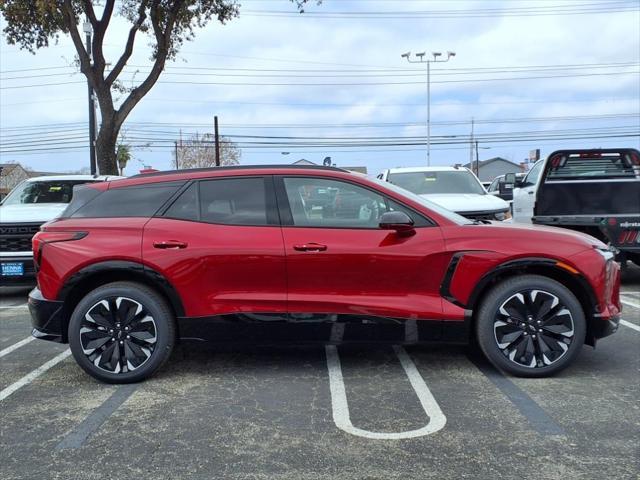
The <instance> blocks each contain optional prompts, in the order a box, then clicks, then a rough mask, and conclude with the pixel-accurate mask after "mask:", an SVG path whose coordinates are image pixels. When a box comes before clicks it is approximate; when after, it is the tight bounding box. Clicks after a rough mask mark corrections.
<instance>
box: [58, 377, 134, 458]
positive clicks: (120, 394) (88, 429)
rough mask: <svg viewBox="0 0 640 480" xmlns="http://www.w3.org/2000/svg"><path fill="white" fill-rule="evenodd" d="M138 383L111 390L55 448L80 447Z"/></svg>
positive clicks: (124, 400) (129, 394) (125, 399)
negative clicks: (111, 392)
mask: <svg viewBox="0 0 640 480" xmlns="http://www.w3.org/2000/svg"><path fill="white" fill-rule="evenodd" d="M139 385H140V384H139V383H132V384H129V385H122V386H120V387H118V389H117V390H116V391H115V392H113V394H112V395H111V396H110V397H109V398H107V399H106V400H105V401H104V402H103V403H102V405H100V406H99V407H98V408H96V409H95V410H94V411H93V412H92V413H91V414H90V415H89V416H87V418H85V419H84V420H83V421H82V422H81V423H80V425H78V426H77V427H76V428H75V429H74V430H72V431H71V432H70V433H69V434H67V436H66V437H64V438H63V439H62V441H61V442H60V443H59V444H58V445H57V446H56V450H63V449H65V448H80V447H82V445H84V443H85V442H86V440H87V438H89V437H90V436H91V434H92V433H93V432H95V431H96V430H98V429H99V428H100V426H101V425H102V424H103V423H104V422H106V421H107V419H108V418H109V417H110V416H111V414H112V413H113V412H115V411H116V410H117V409H118V408H119V407H120V405H122V404H123V403H124V402H126V401H127V399H128V398H129V397H130V396H131V394H132V393H133V392H134V391H135V390H136V389H137V388H138V386H139Z"/></svg>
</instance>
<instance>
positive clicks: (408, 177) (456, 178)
mask: <svg viewBox="0 0 640 480" xmlns="http://www.w3.org/2000/svg"><path fill="white" fill-rule="evenodd" d="M377 178H379V179H380V180H383V181H386V182H390V183H393V184H394V185H397V186H399V187H402V188H404V189H406V190H409V191H410V192H413V193H415V194H417V195H420V196H422V197H424V198H426V199H427V200H430V201H432V202H433V203H437V204H438V205H440V206H442V207H444V208H447V209H449V210H451V211H453V212H456V213H458V214H460V215H462V216H464V217H467V218H471V219H474V220H506V219H508V218H509V217H510V216H511V214H510V211H509V204H508V203H507V202H505V201H504V200H502V199H501V198H498V197H495V196H493V195H489V194H487V191H486V190H485V189H484V187H483V186H482V184H481V183H480V180H478V177H476V176H475V175H474V174H473V172H472V171H471V170H469V169H468V168H464V167H417V168H391V169H388V170H384V171H383V172H382V173H381V174H380V175H378V177H377Z"/></svg>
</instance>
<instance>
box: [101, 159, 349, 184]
mask: <svg viewBox="0 0 640 480" xmlns="http://www.w3.org/2000/svg"><path fill="white" fill-rule="evenodd" d="M302 172H304V173H307V172H309V173H310V172H315V173H324V174H333V175H338V176H340V175H348V176H352V175H353V174H352V173H351V172H349V171H348V170H343V169H341V168H336V167H324V166H321V165H233V166H225V167H210V168H190V169H184V170H163V171H160V172H151V173H142V174H139V175H134V176H132V177H128V178H126V179H122V180H116V181H114V182H109V183H110V185H111V186H110V187H109V188H119V187H125V186H133V185H143V184H150V183H158V182H177V181H185V180H191V179H198V178H212V177H227V176H239V175H276V174H300V173H302Z"/></svg>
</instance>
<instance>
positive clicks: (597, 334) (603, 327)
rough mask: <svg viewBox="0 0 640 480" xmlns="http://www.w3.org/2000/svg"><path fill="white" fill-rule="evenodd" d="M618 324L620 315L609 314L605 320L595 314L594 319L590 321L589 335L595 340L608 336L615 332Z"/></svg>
mask: <svg viewBox="0 0 640 480" xmlns="http://www.w3.org/2000/svg"><path fill="white" fill-rule="evenodd" d="M619 325H620V315H614V316H611V317H609V318H608V319H606V320H605V319H604V318H598V317H597V316H596V317H595V318H594V321H592V322H591V335H592V336H593V338H594V339H595V340H597V339H599V338H604V337H608V336H609V335H613V334H614V333H616V331H617V330H618V326H619Z"/></svg>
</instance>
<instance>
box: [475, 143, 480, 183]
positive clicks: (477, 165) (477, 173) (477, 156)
mask: <svg viewBox="0 0 640 480" xmlns="http://www.w3.org/2000/svg"><path fill="white" fill-rule="evenodd" d="M476 176H477V177H478V180H479V179H480V156H479V155H478V140H476Z"/></svg>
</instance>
